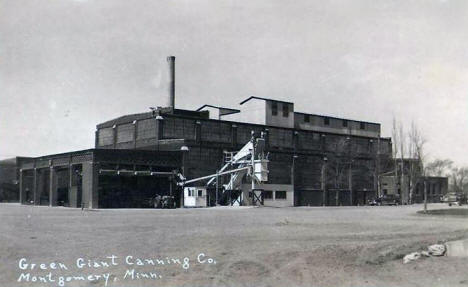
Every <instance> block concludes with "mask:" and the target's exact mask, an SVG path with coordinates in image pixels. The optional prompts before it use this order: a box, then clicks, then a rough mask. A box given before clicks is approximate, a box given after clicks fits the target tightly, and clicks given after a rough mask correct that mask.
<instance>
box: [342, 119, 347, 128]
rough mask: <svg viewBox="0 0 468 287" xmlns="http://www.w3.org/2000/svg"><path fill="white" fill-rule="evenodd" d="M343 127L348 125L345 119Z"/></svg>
mask: <svg viewBox="0 0 468 287" xmlns="http://www.w3.org/2000/svg"><path fill="white" fill-rule="evenodd" d="M343 127H345V128H346V127H348V121H347V120H343Z"/></svg>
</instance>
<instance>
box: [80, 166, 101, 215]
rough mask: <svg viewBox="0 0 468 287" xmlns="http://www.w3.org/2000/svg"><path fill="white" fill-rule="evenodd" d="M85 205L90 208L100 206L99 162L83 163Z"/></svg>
mask: <svg viewBox="0 0 468 287" xmlns="http://www.w3.org/2000/svg"><path fill="white" fill-rule="evenodd" d="M82 174H83V177H82V180H83V186H82V188H83V199H82V200H83V202H82V203H83V206H84V207H88V208H98V207H99V202H98V201H99V193H98V187H99V164H96V163H93V162H86V163H83V171H82Z"/></svg>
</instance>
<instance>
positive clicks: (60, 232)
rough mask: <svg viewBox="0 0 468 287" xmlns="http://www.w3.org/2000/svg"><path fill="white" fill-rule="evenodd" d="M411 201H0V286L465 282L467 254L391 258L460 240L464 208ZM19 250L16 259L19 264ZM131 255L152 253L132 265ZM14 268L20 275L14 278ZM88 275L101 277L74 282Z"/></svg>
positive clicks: (464, 232) (466, 231)
mask: <svg viewBox="0 0 468 287" xmlns="http://www.w3.org/2000/svg"><path fill="white" fill-rule="evenodd" d="M429 208H430V209H436V208H437V209H439V208H449V207H448V206H446V205H441V204H431V205H429ZM421 209H422V206H421V205H414V206H397V207H372V206H365V207H295V208H267V207H262V208H208V209H176V210H150V209H148V210H143V209H133V210H132V209H121V210H118V209H113V210H85V211H82V210H81V209H72V208H62V207H54V208H50V207H33V206H21V205H18V204H0V219H1V224H0V286H105V285H106V283H107V286H125V287H133V286H288V287H292V286H468V272H467V271H468V269H467V268H468V258H453V257H439V258H435V257H434V258H425V259H420V260H418V261H415V262H411V263H409V264H403V263H402V257H403V256H404V254H406V253H409V252H412V251H418V250H421V248H424V247H426V246H427V245H430V244H434V243H437V242H444V241H447V240H454V239H461V238H468V218H467V217H460V216H458V217H457V216H437V215H421V214H417V213H416V212H417V211H418V210H421ZM200 254H201V255H200ZM128 256H131V257H128ZM112 257H113V258H112ZM185 257H187V258H188V260H189V262H188V263H189V264H188V265H189V266H187V265H185V267H187V268H184V267H183V263H184V258H185ZM21 258H25V259H24V260H23V263H25V264H23V265H22V268H27V269H20V264H19V261H20V259H21ZM79 258H83V260H82V261H79V262H80V264H78V265H77V264H76V262H77V259H78V260H79ZM137 258H139V259H142V262H143V263H145V262H146V263H148V262H147V261H145V260H144V259H149V260H153V261H156V262H158V263H156V264H155V265H152V264H151V261H149V263H148V264H145V265H143V266H140V265H137ZM197 258H198V259H200V260H198V259H197ZM209 258H210V259H209ZM126 259H127V260H128V263H127V262H126ZM156 259H159V260H160V261H157V260H156ZM88 260H92V261H91V262H90V261H88ZM177 260H179V261H177ZM94 261H96V262H97V265H99V266H94V263H93V262H94ZM102 261H104V262H107V264H108V265H109V267H107V266H105V264H102ZM82 262H86V264H87V263H90V264H91V267H89V266H84V267H83V266H81V263H82ZM161 262H165V264H162V263H161ZM168 262H169V263H168ZM178 262H180V263H181V264H179V263H178ZM31 263H35V264H37V265H36V266H34V267H33V268H32V270H31V267H32V266H31ZM41 263H42V264H44V265H43V266H42V267H45V268H44V269H46V270H43V269H40V264H41ZM51 263H55V265H53V264H52V266H51ZM58 263H62V264H63V265H65V266H66V268H67V269H64V268H57V266H60V265H59V264H58ZM114 263H115V264H114ZM132 263H133V265H132ZM26 266H27V267H26ZM79 266H80V267H81V268H80V267H79ZM52 267H56V269H54V268H52ZM132 270H133V271H134V273H131V272H132ZM49 272H50V277H47V278H46V279H44V277H45V276H46V275H47V274H49ZM127 272H130V273H127ZM151 273H152V275H151ZM21 274H23V275H25V276H26V274H29V276H30V277H29V281H27V280H26V279H25V278H24V277H23V278H22V279H21V282H18V280H19V279H20V276H21ZM99 274H108V275H110V276H109V277H108V280H107V281H106V280H105V279H104V277H103V278H97V277H89V278H88V277H86V279H85V280H82V279H83V278H84V276H88V275H91V276H93V275H99ZM142 274H143V275H142ZM144 274H146V275H147V276H149V277H151V276H154V277H153V278H146V277H145V275H144ZM126 275H127V276H126ZM35 276H39V277H40V276H42V280H47V283H44V281H41V279H39V277H35ZM61 276H62V279H63V280H64V281H63V282H61V281H60V280H61V279H60V277H61ZM69 276H76V277H78V279H76V280H75V279H73V278H72V277H69ZM80 276H81V277H80ZM67 277H69V278H68V279H70V278H72V279H70V281H68V282H67V281H66V280H67ZM137 277H138V278H137ZM33 278H35V279H36V280H37V281H36V282H32V281H33V280H34V279H33ZM80 278H81V279H80ZM49 279H51V280H49ZM52 280H54V281H52ZM51 281H52V282H51ZM61 284H63V285H61Z"/></svg>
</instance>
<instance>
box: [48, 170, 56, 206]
mask: <svg viewBox="0 0 468 287" xmlns="http://www.w3.org/2000/svg"><path fill="white" fill-rule="evenodd" d="M57 198H58V194H57V171H56V170H55V168H54V167H52V166H51V167H50V172H49V206H57Z"/></svg>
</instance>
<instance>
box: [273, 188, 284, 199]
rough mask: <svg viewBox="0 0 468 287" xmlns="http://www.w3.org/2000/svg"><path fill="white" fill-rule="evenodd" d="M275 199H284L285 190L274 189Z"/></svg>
mask: <svg viewBox="0 0 468 287" xmlns="http://www.w3.org/2000/svg"><path fill="white" fill-rule="evenodd" d="M275 199H286V191H284V190H277V191H275Z"/></svg>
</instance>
